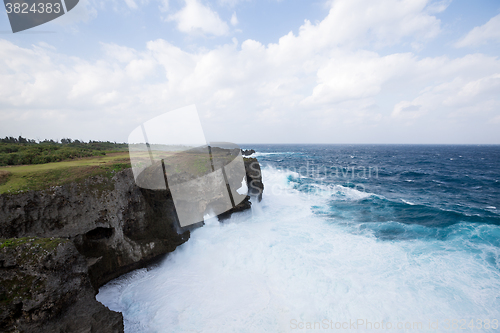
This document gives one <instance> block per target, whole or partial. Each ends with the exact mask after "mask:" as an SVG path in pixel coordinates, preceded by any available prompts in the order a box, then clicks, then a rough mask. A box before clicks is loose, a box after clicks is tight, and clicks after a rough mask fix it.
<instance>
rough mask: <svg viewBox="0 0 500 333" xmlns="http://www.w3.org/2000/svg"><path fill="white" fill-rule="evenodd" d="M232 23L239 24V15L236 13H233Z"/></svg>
mask: <svg viewBox="0 0 500 333" xmlns="http://www.w3.org/2000/svg"><path fill="white" fill-rule="evenodd" d="M231 25H233V26H235V25H238V17H237V16H236V13H233V15H232V16H231Z"/></svg>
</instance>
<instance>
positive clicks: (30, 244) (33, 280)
mask: <svg viewBox="0 0 500 333" xmlns="http://www.w3.org/2000/svg"><path fill="white" fill-rule="evenodd" d="M0 331H2V332H61V333H62V332H95V333H97V332H106V333H108V332H109V333H112V332H123V317H122V314H121V313H119V312H114V311H111V310H109V309H108V308H107V307H105V306H104V305H102V304H101V303H99V302H97V301H96V300H95V297H94V289H93V288H92V286H91V284H90V280H89V278H88V274H87V263H86V260H85V258H84V257H83V256H82V255H81V254H80V253H79V252H78V251H77V250H76V248H75V246H74V245H73V243H72V242H71V241H69V240H67V239H60V238H36V237H28V238H17V239H6V240H5V239H4V240H0Z"/></svg>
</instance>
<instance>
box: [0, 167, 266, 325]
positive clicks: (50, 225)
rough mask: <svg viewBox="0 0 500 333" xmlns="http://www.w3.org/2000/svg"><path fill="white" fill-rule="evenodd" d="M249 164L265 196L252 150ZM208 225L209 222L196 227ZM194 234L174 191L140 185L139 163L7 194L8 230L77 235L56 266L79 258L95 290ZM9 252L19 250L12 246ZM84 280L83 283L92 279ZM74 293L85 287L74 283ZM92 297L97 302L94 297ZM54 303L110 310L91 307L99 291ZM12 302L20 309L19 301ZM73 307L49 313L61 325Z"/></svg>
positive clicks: (0, 198) (3, 204)
mask: <svg viewBox="0 0 500 333" xmlns="http://www.w3.org/2000/svg"><path fill="white" fill-rule="evenodd" d="M245 169H246V176H247V183H248V187H249V195H251V196H255V197H257V198H258V200H260V199H261V198H262V191H263V189H264V186H263V184H262V178H261V174H260V166H259V163H258V161H257V160H256V159H247V158H245ZM249 199H250V197H247V199H246V200H244V201H243V202H242V203H240V204H239V205H238V206H237V207H235V208H233V209H232V210H231V211H229V212H226V213H224V214H223V216H219V218H220V219H221V220H222V219H223V218H228V217H229V216H231V214H232V213H234V212H237V211H241V210H244V209H248V208H250V205H251V203H250V201H249ZM200 225H202V223H200V224H198V225H194V226H191V227H190V228H188V229H192V228H195V227H198V226H200ZM189 235H190V232H189V230H184V229H180V228H179V227H178V221H177V215H176V213H175V207H174V204H173V200H172V197H171V194H170V191H169V190H168V189H167V190H145V189H141V188H139V187H137V186H136V185H135V182H134V178H133V174H132V170H131V169H127V170H123V171H120V172H118V173H116V174H115V175H114V177H112V178H107V177H102V176H98V177H91V178H88V179H86V180H85V181H84V182H82V183H78V184H77V183H72V184H68V185H64V186H58V187H55V188H51V189H49V190H44V191H30V192H26V193H20V194H15V195H13V194H3V195H0V238H1V239H7V238H19V237H43V238H49V237H53V238H59V239H62V240H64V239H65V240H70V241H71V242H66V243H64V244H65V245H61V246H62V247H61V246H60V248H58V249H57V253H59V254H58V255H60V256H62V257H64V258H73V259H71V260H70V259H67V260H66V259H64V258H63V259H64V260H63V259H61V260H62V261H61V262H60V264H58V266H57V265H56V266H54V267H55V268H54V270H55V271H58V270H62V271H67V270H68V269H69V268H70V266H71V264H69V263H70V262H73V263H75V265H76V266H75V267H77V268H75V269H77V270H80V271H81V274H82V275H86V276H87V281H88V282H89V283H90V284H91V285H92V287H93V288H94V292H97V290H98V288H99V287H100V286H102V285H103V284H105V283H107V282H108V281H110V280H112V279H114V278H116V277H118V276H120V275H122V274H124V273H127V272H129V271H131V270H134V269H137V268H140V267H144V266H145V265H146V264H148V263H149V262H151V260H154V259H155V258H158V257H159V256H161V255H163V254H166V253H168V252H172V251H174V250H175V248H176V247H177V246H179V245H180V244H182V243H184V242H185V241H187V240H188V239H189ZM74 249H76V250H77V251H76V250H74ZM20 251H21V250H20ZM5 255H6V256H7V257H9V256H15V254H13V253H10V252H9V253H7V254H5ZM2 260H4V259H1V258H0V264H2V265H4V264H3V262H10V261H9V260H10V259H9V260H7V259H5V260H4V261H3V262H2ZM9 267H10V266H9ZM9 267H7V266H5V265H4V266H1V267H0V274H1V276H2V278H3V277H4V275H5V274H7V272H8V270H9V269H10V268H9ZM30 267H31V268H29V270H30V271H32V272H35V271H37V270H43V267H37V266H33V265H32V266H30ZM71 267H72V266H71ZM78 267H79V268H78ZM19 269H21V270H23V269H24V268H19ZM23 274H24V273H23ZM5 276H6V275H5ZM47 276H49V275H47ZM82 279H83V277H82ZM70 280H71V279H70V278H67V279H59V280H55V281H59V282H58V283H61V284H64V285H65V286H67V287H68V288H69V289H71V286H72V285H73V284H71V283H70V282H68V281H70ZM71 281H73V280H71ZM82 281H83V280H82ZM68 283H69V284H68ZM81 283H82V285H83V284H85V283H87V282H81ZM74 287H75V290H80V289H81V288H83V287H80V284H77V285H74ZM85 288H87V287H85ZM33 290H35V291H36V290H38V289H33ZM7 291H8V290H7ZM38 292H39V293H40V295H39V296H36V297H41V298H44V297H45V298H46V297H49V296H48V295H47V293H48V292H49V290H48V289H39V290H38ZM73 293H78V292H77V291H73ZM20 297H21V296H20ZM21 298H22V297H21ZM6 302H7V301H6ZM65 302H66V303H65ZM72 302H73V303H72ZM92 302H94V303H95V304H94V305H92ZM53 303H54V304H57V305H55V306H56V308H58V307H62V308H65V307H66V308H71V307H72V306H74V307H77V304H80V303H81V305H82V306H83V308H85V307H89V310H88V311H89V313H93V314H92V315H91V316H93V318H94V317H95V316H97V317H95V318H101V317H102V316H103V315H102V313H101V312H99V311H100V310H99V311H97V310H95V309H97V308H95V309H94V310H95V311H97V312H95V311H94V310H92V309H91V308H92V307H93V306H94V307H96V306H97V307H99V306H100V303H98V302H97V301H96V300H95V298H94V297H93V295H92V297H91V299H89V298H88V297H86V296H85V297H83V296H82V297H76V298H75V297H73V298H69V299H66V298H65V297H61V298H59V301H57V300H55V301H54V302H53ZM16 304H17V303H16ZM23 304H24V303H23ZM62 304H66V305H64V306H63V305H62ZM67 304H70V305H67ZM71 304H73V305H71ZM14 305H15V304H14ZM23 306H24V305H23ZM10 309H11V310H12V309H13V310H12V311H19V309H18V308H15V307H14V308H10ZM106 309H107V308H106ZM11 310H9V311H11ZM68 311H69V310H68ZM85 311H87V310H85ZM108 311H109V310H108ZM56 312H57V311H56ZM16 313H17V314H19V312H16ZM22 313H23V312H22ZM97 313H101V314H97ZM103 313H104V312H103ZM68 315H71V311H70V312H64V311H63V312H57V314H55V315H54V316H51V315H44V316H46V317H47V316H48V317H47V318H49V319H50V323H52V324H53V325H56V326H54V327H57V325H58V324H57V323H58V322H59V323H60V325H62V326H64V325H66V324H65V323H66V321H68V322H70V320H69V319H67V316H68ZM108 315H109V313H108ZM9 316H10V317H9V318H11V319H8V320H7V319H6V320H7V322H8V321H9V320H10V321H11V322H12V318H14V317H15V316H14V317H12V314H11V315H9ZM23 316H24V315H22V316H21V317H19V318H21V319H19V320H18V325H21V326H22V325H28V326H29V321H26V320H25V319H26V318H25V317H23ZM104 317H106V316H104ZM104 317H103V318H104ZM22 318H25V319H22ZM120 318H121V317H120ZM49 319H47V320H49ZM23 320H25V321H24V322H23ZM96 320H97V319H96ZM84 321H85V320H83V322H84ZM23 323H24V324H23ZM89 323H90V321H89ZM11 324H12V323H11ZM52 324H51V325H52ZM89 325H90V324H89ZM28 326H26V327H28ZM62 326H61V327H62ZM64 327H66V326H64ZM68 327H69V326H68ZM89 327H90V326H88V325H87V328H88V329H89V330H88V332H94V331H93V330H91V329H90V328H89ZM92 327H93V326H92ZM116 327H118V326H113V329H115V328H116ZM87 328H85V329H87ZM27 331H31V330H27ZM33 331H36V330H33ZM84 331H85V330H84ZM111 331H113V330H111ZM111 331H110V332H111ZM118 331H120V329H118ZM61 332H65V331H64V330H61ZM86 332H87V331H86ZM102 332H108V331H102Z"/></svg>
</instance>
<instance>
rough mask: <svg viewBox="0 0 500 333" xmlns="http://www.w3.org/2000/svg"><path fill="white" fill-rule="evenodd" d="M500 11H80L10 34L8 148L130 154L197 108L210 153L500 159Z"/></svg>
mask: <svg viewBox="0 0 500 333" xmlns="http://www.w3.org/2000/svg"><path fill="white" fill-rule="evenodd" d="M499 55H500V2H499V1H498V0H475V1H470V0H439V1H428V0H333V1H332V0H328V1H324V0H323V1H315V0H312V1H304V0H211V1H207V0H106V1H99V0H80V3H79V4H78V5H77V6H76V7H75V8H74V9H73V10H72V11H71V12H69V13H68V14H66V15H64V16H62V17H60V18H58V19H56V20H54V21H52V22H49V23H47V24H44V25H41V26H39V27H36V28H33V29H30V30H27V31H26V32H20V33H16V34H13V33H12V32H11V30H10V25H9V21H8V18H7V14H6V13H5V10H4V9H3V10H2V13H1V14H0V136H2V137H4V136H19V135H23V136H24V137H29V138H34V139H45V138H51V139H61V138H63V137H71V138H74V139H80V140H86V141H87V140H90V139H93V140H111V141H119V142H123V141H126V140H127V137H128V134H129V133H130V132H131V131H132V130H133V129H134V128H135V127H136V126H138V125H139V124H140V123H142V122H144V121H147V120H148V119H151V118H153V117H155V116H157V115H160V114H163V113H164V112H167V111H171V110H174V109H177V108H180V107H183V106H187V105H190V104H195V105H196V107H197V108H198V111H199V114H200V117H201V121H202V125H203V128H204V130H205V135H206V138H207V139H208V140H209V141H231V142H236V143H471V144H472V143H492V144H500V59H499Z"/></svg>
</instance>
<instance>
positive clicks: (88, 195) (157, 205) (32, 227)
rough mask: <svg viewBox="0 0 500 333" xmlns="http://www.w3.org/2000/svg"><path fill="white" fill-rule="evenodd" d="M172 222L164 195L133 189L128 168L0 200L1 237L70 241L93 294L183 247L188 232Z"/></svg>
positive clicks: (165, 192)
mask: <svg viewBox="0 0 500 333" xmlns="http://www.w3.org/2000/svg"><path fill="white" fill-rule="evenodd" d="M175 220H176V215H175V211H174V205H173V202H172V200H171V196H170V193H169V191H168V190H163V191H151V190H144V189H141V188H139V187H137V186H136V185H135V183H134V178H133V175H132V170H131V169H127V170H124V171H121V172H118V173H117V174H116V175H115V176H114V177H113V178H112V179H109V178H106V177H101V176H99V177H91V178H88V179H86V180H85V181H84V182H83V183H80V184H76V183H72V184H68V185H64V186H58V187H55V188H52V189H50V190H45V191H30V192H26V193H21V194H16V195H6V194H3V195H0V237H1V238H13V237H31V236H38V237H59V238H68V239H71V240H72V241H73V242H74V244H75V246H76V248H77V249H78V251H79V252H80V253H82V254H83V255H84V256H85V257H86V258H87V262H88V265H89V268H88V270H89V275H90V281H91V283H92V285H93V286H94V288H95V289H96V290H97V289H98V288H99V287H100V286H102V285H103V284H105V283H106V282H108V281H110V280H112V279H114V278H116V277H118V276H119V275H121V274H123V273H126V272H129V271H131V270H133V269H136V268H139V267H141V266H144V265H145V264H147V263H148V262H149V261H151V260H152V259H154V258H156V257H157V256H159V255H162V254H165V253H168V252H172V251H173V250H175V248H176V247H177V246H178V245H180V244H182V243H184V242H185V241H186V240H187V239H188V238H189V231H186V232H184V233H183V234H180V235H179V234H178V233H177V229H176V228H175V223H176V221H175Z"/></svg>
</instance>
